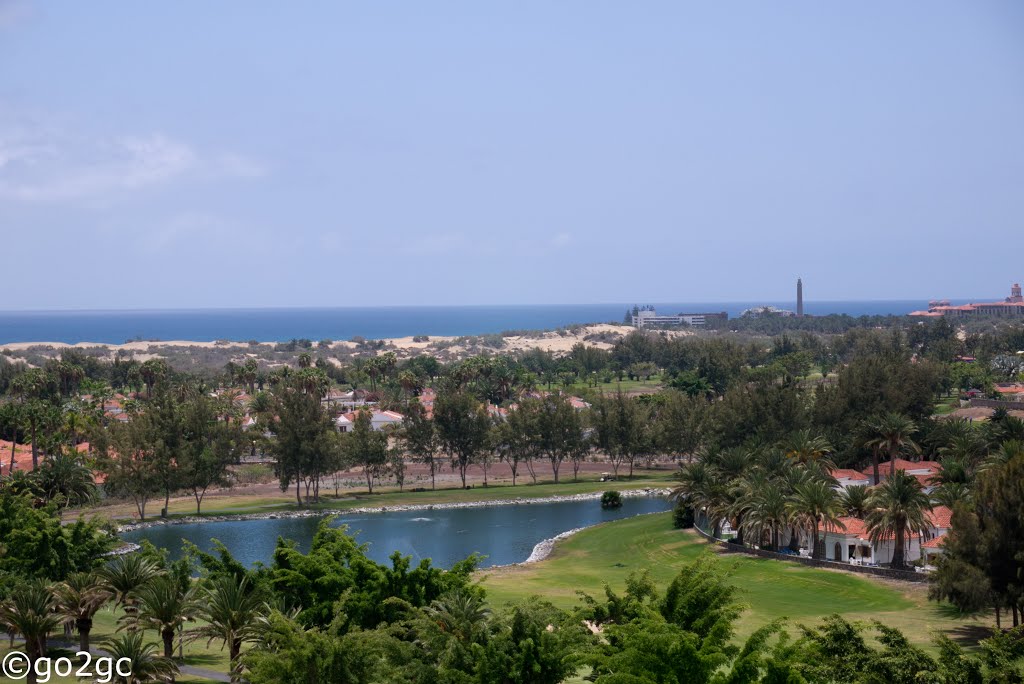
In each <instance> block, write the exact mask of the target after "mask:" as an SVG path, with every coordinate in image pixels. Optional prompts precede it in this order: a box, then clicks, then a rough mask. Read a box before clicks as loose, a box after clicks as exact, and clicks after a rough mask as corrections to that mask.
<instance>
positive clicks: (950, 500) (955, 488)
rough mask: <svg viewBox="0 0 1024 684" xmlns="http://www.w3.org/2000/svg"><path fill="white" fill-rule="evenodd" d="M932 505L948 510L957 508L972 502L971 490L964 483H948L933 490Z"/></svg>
mask: <svg viewBox="0 0 1024 684" xmlns="http://www.w3.org/2000/svg"><path fill="white" fill-rule="evenodd" d="M931 498H932V503H934V504H935V505H937V506H945V507H946V508H956V507H957V506H959V505H960V504H969V503H970V502H971V488H970V487H968V486H967V485H966V484H964V483H962V482H947V483H945V484H942V485H940V486H938V487H936V488H935V489H933V490H932V493H931Z"/></svg>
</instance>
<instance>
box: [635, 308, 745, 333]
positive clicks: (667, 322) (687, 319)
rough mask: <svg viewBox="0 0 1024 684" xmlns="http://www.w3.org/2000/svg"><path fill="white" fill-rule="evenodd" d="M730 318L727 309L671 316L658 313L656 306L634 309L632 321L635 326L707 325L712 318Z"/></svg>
mask: <svg viewBox="0 0 1024 684" xmlns="http://www.w3.org/2000/svg"><path fill="white" fill-rule="evenodd" d="M716 319H717V320H723V321H725V320H728V319H729V314H728V313H726V312H725V311H718V312H715V313H678V314H672V315H669V316H661V315H658V312H656V311H655V310H654V307H646V308H643V309H634V310H633V314H632V315H631V316H630V321H631V322H632V324H633V327H635V328H657V327H660V326H672V325H693V326H702V325H707V322H708V321H710V320H716Z"/></svg>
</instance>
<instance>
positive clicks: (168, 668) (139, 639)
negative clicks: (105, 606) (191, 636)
mask: <svg viewBox="0 0 1024 684" xmlns="http://www.w3.org/2000/svg"><path fill="white" fill-rule="evenodd" d="M103 648H104V649H106V651H107V653H108V654H109V655H110V657H111V658H112V659H113V661H114V662H118V661H119V660H120V659H122V658H126V659H127V660H128V662H130V663H131V671H132V673H131V674H130V675H129V676H127V677H122V676H121V675H120V674H118V675H116V676H115V678H114V680H113V681H114V682H116V683H117V684H149V682H173V681H174V678H175V676H177V674H178V665H177V663H175V662H174V661H173V660H171V659H170V658H167V657H166V656H158V655H156V645H155V644H151V643H146V639H145V633H144V632H141V631H140V632H125V633H123V634H120V635H118V636H116V637H112V638H110V639H107V640H106V641H104V642H103Z"/></svg>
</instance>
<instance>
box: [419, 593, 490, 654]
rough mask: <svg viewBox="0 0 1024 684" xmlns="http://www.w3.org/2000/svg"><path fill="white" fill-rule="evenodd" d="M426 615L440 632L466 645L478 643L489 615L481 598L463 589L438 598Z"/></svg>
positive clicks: (488, 610)
mask: <svg viewBox="0 0 1024 684" xmlns="http://www.w3.org/2000/svg"><path fill="white" fill-rule="evenodd" d="M426 613H427V617H428V618H429V619H430V621H431V622H432V623H434V624H435V625H437V627H438V628H439V629H440V630H441V631H442V632H444V633H445V634H449V635H451V636H452V637H454V638H455V639H458V640H459V641H461V642H463V643H467V644H468V643H474V642H476V641H478V640H479V638H480V637H481V636H482V635H483V634H484V631H485V629H486V626H487V620H488V618H489V617H490V615H491V611H490V609H488V608H487V604H486V603H484V601H483V599H482V598H480V597H479V596H477V595H476V594H474V593H471V592H469V591H466V590H464V589H456V590H453V591H449V592H447V593H445V594H443V595H441V596H439V597H438V598H437V599H435V600H434V601H433V603H431V604H430V606H429V607H428V608H427V609H426Z"/></svg>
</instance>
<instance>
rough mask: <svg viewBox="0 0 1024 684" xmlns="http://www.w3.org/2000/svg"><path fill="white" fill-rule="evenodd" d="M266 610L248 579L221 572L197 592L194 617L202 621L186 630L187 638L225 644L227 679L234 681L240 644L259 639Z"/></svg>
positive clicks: (239, 676)
mask: <svg viewBox="0 0 1024 684" xmlns="http://www.w3.org/2000/svg"><path fill="white" fill-rule="evenodd" d="M269 612H270V607H269V606H268V605H267V602H266V601H264V600H263V598H262V597H261V596H260V593H259V592H258V591H256V590H255V589H254V588H253V587H250V586H249V582H248V578H245V577H243V578H242V579H241V580H239V579H238V578H237V577H235V576H233V575H224V576H221V577H218V578H217V579H215V580H214V581H213V583H212V584H211V585H210V586H209V587H207V588H206V589H204V590H203V591H202V592H201V595H200V598H199V610H198V617H199V619H200V620H202V621H203V622H204V623H205V624H201V625H200V626H198V627H196V628H195V629H192V630H190V631H189V638H190V639H206V643H207V645H209V644H210V643H211V642H213V641H220V642H222V644H224V645H227V647H228V656H229V659H230V662H231V681H232V682H237V681H240V679H241V667H242V666H241V663H240V662H239V660H238V656H239V655H240V654H241V652H242V645H243V644H245V643H247V642H253V641H257V640H258V639H259V638H260V635H261V634H262V632H263V629H264V626H265V625H266V622H267V615H268V613H269Z"/></svg>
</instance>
